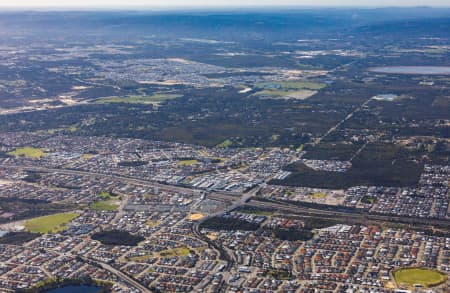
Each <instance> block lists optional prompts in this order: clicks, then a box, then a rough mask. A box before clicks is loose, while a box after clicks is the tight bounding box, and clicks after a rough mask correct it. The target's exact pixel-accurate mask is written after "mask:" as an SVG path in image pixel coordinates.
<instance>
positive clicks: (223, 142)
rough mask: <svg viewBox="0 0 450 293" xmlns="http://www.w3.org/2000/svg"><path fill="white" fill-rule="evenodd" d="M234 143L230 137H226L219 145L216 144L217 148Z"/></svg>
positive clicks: (226, 146)
mask: <svg viewBox="0 0 450 293" xmlns="http://www.w3.org/2000/svg"><path fill="white" fill-rule="evenodd" d="M232 145H233V142H232V141H231V140H229V139H226V140H224V141H222V142H221V143H219V144H218V145H216V148H228V147H230V146H232Z"/></svg>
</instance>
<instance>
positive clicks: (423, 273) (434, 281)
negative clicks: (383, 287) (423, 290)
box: [393, 268, 447, 287]
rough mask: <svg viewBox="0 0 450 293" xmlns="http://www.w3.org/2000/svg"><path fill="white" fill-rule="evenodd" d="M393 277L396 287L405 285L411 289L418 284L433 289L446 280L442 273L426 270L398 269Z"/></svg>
mask: <svg viewBox="0 0 450 293" xmlns="http://www.w3.org/2000/svg"><path fill="white" fill-rule="evenodd" d="M393 275H394V279H395V282H396V283H397V285H398V286H399V285H407V286H410V287H411V286H413V285H415V284H420V285H423V286H425V287H433V286H437V285H439V284H442V283H443V282H445V281H446V280H447V276H445V275H444V274H443V273H440V272H438V271H435V270H431V269H426V268H405V269H398V270H396V271H395V272H394V273H393Z"/></svg>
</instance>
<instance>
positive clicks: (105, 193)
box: [97, 191, 111, 199]
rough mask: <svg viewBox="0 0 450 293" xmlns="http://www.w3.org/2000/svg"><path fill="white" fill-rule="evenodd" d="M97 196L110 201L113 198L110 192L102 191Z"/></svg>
mask: <svg viewBox="0 0 450 293" xmlns="http://www.w3.org/2000/svg"><path fill="white" fill-rule="evenodd" d="M97 196H98V197H100V198H103V199H108V198H110V197H111V194H110V193H109V192H108V191H102V192H100V193H99V194H98V195H97Z"/></svg>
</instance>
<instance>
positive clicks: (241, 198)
mask: <svg viewBox="0 0 450 293" xmlns="http://www.w3.org/2000/svg"><path fill="white" fill-rule="evenodd" d="M0 166H1V167H3V168H11V169H17V170H28V171H36V172H58V173H62V174H73V175H85V176H96V177H106V178H111V179H116V180H121V181H123V182H128V183H133V184H137V185H144V186H151V187H158V188H161V189H167V190H171V191H174V192H181V193H200V192H206V198H209V199H215V200H221V201H225V202H229V203H231V205H229V206H227V207H226V208H225V209H224V210H222V211H220V212H217V213H214V214H211V215H209V216H208V217H207V218H210V217H214V216H218V215H220V214H223V213H225V212H228V211H231V210H233V209H235V208H237V207H238V206H241V205H244V204H246V205H250V206H255V207H261V208H273V209H277V210H282V211H286V212H290V213H293V214H300V215H311V216H334V217H343V218H352V219H359V220H365V221H367V220H374V221H385V222H401V223H410V224H425V225H439V226H446V225H448V220H445V219H442V220H441V219H429V218H416V217H404V216H402V217H399V216H395V215H375V214H367V213H366V214H360V213H351V212H342V211H334V210H328V209H319V208H310V207H302V206H299V205H293V204H290V203H284V202H283V203H281V202H269V201H266V200H262V199H258V198H254V196H255V195H256V193H257V191H258V187H255V188H253V189H252V190H250V191H249V192H246V193H244V194H241V195H237V194H233V193H229V192H210V191H205V190H200V189H191V188H187V187H181V186H175V185H168V184H161V183H157V182H153V181H149V180H143V179H136V178H129V177H125V176H119V175H111V174H102V173H95V172H89V171H80V170H71V169H59V168H45V167H35V166H12V165H0ZM207 218H206V219H207ZM206 219H205V218H204V219H203V221H205V220H206Z"/></svg>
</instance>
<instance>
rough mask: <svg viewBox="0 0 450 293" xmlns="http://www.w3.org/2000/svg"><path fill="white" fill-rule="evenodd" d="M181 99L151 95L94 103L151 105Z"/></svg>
mask: <svg viewBox="0 0 450 293" xmlns="http://www.w3.org/2000/svg"><path fill="white" fill-rule="evenodd" d="M179 97H181V95H176V94H153V95H151V96H129V97H108V98H102V99H99V100H97V101H96V103H97V104H110V103H129V104H151V103H160V102H163V101H165V100H171V99H176V98H179Z"/></svg>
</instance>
